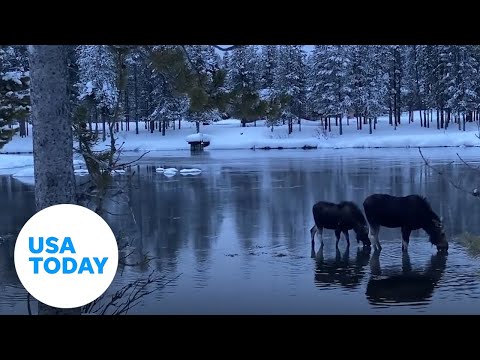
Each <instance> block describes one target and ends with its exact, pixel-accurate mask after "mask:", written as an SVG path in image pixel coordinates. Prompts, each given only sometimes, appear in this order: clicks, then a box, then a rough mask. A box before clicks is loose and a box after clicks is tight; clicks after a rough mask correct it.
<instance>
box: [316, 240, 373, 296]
mask: <svg viewBox="0 0 480 360" xmlns="http://www.w3.org/2000/svg"><path fill="white" fill-rule="evenodd" d="M323 248H324V247H323V246H322V245H321V246H320V248H319V250H318V251H317V253H315V250H314V249H313V248H312V253H311V256H312V258H314V259H315V262H316V266H315V285H316V286H318V287H321V288H323V287H329V286H335V285H339V286H341V287H344V288H350V289H355V288H357V287H358V286H359V285H360V283H361V281H362V279H363V277H364V276H365V267H366V266H367V265H368V262H369V259H370V247H364V248H360V247H359V248H357V249H356V256H355V258H354V259H352V260H351V259H350V246H347V247H346V248H345V250H344V251H343V253H341V251H340V249H339V248H338V247H337V248H336V252H335V257H331V258H326V257H325V256H324V250H323Z"/></svg>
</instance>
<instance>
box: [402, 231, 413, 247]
mask: <svg viewBox="0 0 480 360" xmlns="http://www.w3.org/2000/svg"><path fill="white" fill-rule="evenodd" d="M411 232H412V230H410V229H409V228H405V227H402V250H403V251H408V242H409V241H410V233H411Z"/></svg>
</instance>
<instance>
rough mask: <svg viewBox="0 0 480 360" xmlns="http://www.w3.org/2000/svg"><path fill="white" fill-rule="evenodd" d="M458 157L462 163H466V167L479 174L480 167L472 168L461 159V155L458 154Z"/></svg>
mask: <svg viewBox="0 0 480 360" xmlns="http://www.w3.org/2000/svg"><path fill="white" fill-rule="evenodd" d="M457 156H458V158H459V159H460V161H461V162H462V163H464V164H465V165H466V166H468V167H469V168H470V169H472V170H473V171H478V172H480V167H478V166H472V165H470V164H468V163H467V162H466V161H465V160H463V159H462V158H461V157H460V155H459V154H458V153H457Z"/></svg>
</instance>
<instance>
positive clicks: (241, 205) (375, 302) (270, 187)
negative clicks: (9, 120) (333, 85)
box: [0, 151, 480, 314]
mask: <svg viewBox="0 0 480 360" xmlns="http://www.w3.org/2000/svg"><path fill="white" fill-rule="evenodd" d="M327 153H328V152H323V151H322V152H309V153H303V152H302V153H301V156H299V155H295V156H294V157H289V156H287V155H282V156H284V157H282V158H280V157H277V158H276V157H274V156H272V157H268V156H266V155H264V154H265V153H264V152H261V153H259V152H255V153H248V154H247V155H248V156H245V157H243V158H242V157H239V158H233V156H236V155H237V154H236V153H235V154H234V153H232V152H228V155H223V158H221V159H219V158H218V157H217V154H218V153H217V152H216V153H215V154H214V153H212V154H210V156H209V157H202V156H194V157H190V156H185V157H181V156H179V155H175V156H171V155H170V156H169V157H164V158H163V157H162V158H155V159H142V163H141V164H140V165H138V166H134V167H132V170H134V171H135V173H134V175H133V177H132V182H131V183H129V184H127V183H126V180H124V179H125V178H126V177H121V176H119V177H118V178H116V180H117V181H119V182H120V183H122V184H124V185H125V186H128V188H127V190H128V193H129V195H130V196H129V197H130V202H125V201H121V202H112V203H110V204H109V211H110V212H111V213H112V214H125V215H115V216H110V215H108V222H109V224H110V225H111V226H112V228H114V229H115V230H116V231H117V232H118V233H121V234H122V236H125V238H128V239H129V243H131V246H132V249H135V251H136V252H137V255H138V256H141V254H148V255H149V256H150V257H153V258H155V260H153V261H151V262H150V263H149V266H143V267H142V266H138V267H134V266H127V267H124V268H122V269H121V271H122V273H121V276H120V275H119V276H117V278H116V279H115V284H116V286H117V287H121V286H123V285H125V283H128V282H131V281H132V280H133V279H137V278H139V277H144V276H145V275H146V274H148V273H150V271H151V270H152V268H154V269H156V270H158V271H159V272H160V273H161V274H162V275H165V277H166V279H172V278H176V276H177V275H178V274H182V275H181V276H180V277H179V278H178V279H177V280H175V281H174V282H172V283H170V284H169V285H168V286H167V287H166V288H162V289H161V291H159V292H156V293H154V294H153V295H151V296H150V297H149V298H148V299H147V298H146V299H145V300H144V302H143V303H142V307H139V308H137V310H138V311H139V312H141V313H148V314H159V313H163V314H165V313H182V314H185V313H189V314H202V313H203V314H205V313H208V314H212V313H219V312H221V313H239V312H242V311H244V312H248V313H265V312H272V311H273V312H275V313H279V314H282V313H292V312H303V313H305V312H311V313H318V312H321V311H323V309H325V306H324V305H325V304H327V303H328V302H331V304H333V305H334V306H337V307H338V312H339V313H342V311H345V312H349V313H352V312H357V313H372V312H377V311H381V310H379V309H382V306H384V307H388V306H390V305H392V304H399V303H400V304H415V302H424V303H426V302H429V304H430V303H433V304H434V305H435V306H437V308H442V309H444V308H445V307H446V306H447V305H446V304H447V302H448V304H452V303H453V304H454V305H450V306H451V307H452V308H454V311H456V312H458V311H459V310H457V309H462V311H463V312H466V311H467V310H465V309H469V310H470V312H477V313H478V309H480V306H479V305H480V304H479V303H478V299H479V298H480V285H479V283H478V281H476V279H478V273H480V266H479V265H478V261H476V260H473V259H471V258H470V257H468V255H466V253H465V252H464V251H463V250H462V249H461V248H460V247H455V246H454V247H452V251H451V252H450V254H449V255H448V257H449V258H448V260H449V261H448V267H447V270H446V272H445V273H443V270H445V267H446V258H443V259H442V258H441V257H438V255H437V257H435V255H434V257H433V258H431V259H430V255H431V245H430V244H429V242H428V240H427V239H426V235H425V233H424V232H423V231H417V232H413V233H412V241H411V244H410V248H409V251H410V256H411V257H412V258H411V259H410V258H408V257H404V259H402V260H403V261H402V268H400V263H401V259H400V254H401V250H400V248H399V244H400V232H399V231H398V230H389V229H383V228H382V230H381V236H382V246H383V247H384V249H383V250H382V254H385V255H387V256H383V255H382V257H381V259H380V258H378V257H376V255H375V254H373V253H370V251H369V249H363V248H362V247H357V245H356V243H352V245H351V246H350V247H349V248H348V249H347V248H346V247H345V245H343V246H341V247H340V249H338V251H337V250H336V249H335V248H334V245H333V244H335V239H334V234H333V232H330V231H325V232H324V240H325V247H324V248H323V249H321V251H320V250H319V251H318V252H315V251H314V252H313V254H312V255H313V257H314V260H313V261H312V259H311V258H309V257H308V256H305V255H306V253H305V252H307V254H308V252H309V251H310V248H311V243H310V234H309V230H310V228H311V226H312V221H313V219H312V213H311V209H312V205H313V204H314V203H315V202H317V201H319V200H328V201H332V202H339V201H342V200H350V201H354V202H356V203H357V204H361V203H362V202H363V200H364V199H365V197H366V196H368V195H369V194H371V193H373V192H388V193H392V194H394V195H405V194H408V193H419V194H422V195H425V196H427V198H428V199H429V201H430V202H431V204H432V207H433V208H434V209H435V210H437V211H438V213H439V215H440V216H443V217H444V222H445V227H446V230H447V234H448V235H451V234H458V233H461V232H463V231H465V230H466V229H468V230H469V231H470V232H472V233H480V223H479V222H478V221H477V218H478V214H479V212H480V207H479V206H478V200H477V199H475V198H473V197H471V196H469V195H468V194H464V193H462V192H458V191H456V190H454V189H452V187H451V185H449V184H448V180H447V178H442V177H439V176H438V175H436V174H435V173H434V172H433V171H431V169H429V168H427V167H426V166H424V164H423V162H422V160H421V158H414V157H412V158H411V159H401V158H399V159H396V158H388V159H385V158H382V159H376V158H361V157H359V156H358V155H357V153H356V152H355V153H354V152H350V153H349V154H347V155H342V154H345V153H344V152H341V151H338V152H333V151H332V152H330V153H328V154H329V155H328V154H327ZM282 154H288V152H282ZM415 156H417V154H415ZM306 159H308V161H307V160H306ZM160 166H163V167H173V166H174V167H177V168H182V167H183V168H193V167H195V168H200V169H202V173H201V174H200V175H197V176H182V175H180V174H177V175H175V176H173V177H167V176H165V175H164V174H162V173H157V172H156V171H155V168H156V167H160ZM462 168H464V166H463V167H462V165H453V164H445V165H442V166H441V170H442V171H444V172H445V173H446V174H448V176H450V177H451V178H452V179H454V180H456V179H460V178H461V179H462V181H463V185H465V186H468V184H474V183H475V179H476V178H475V177H474V176H473V175H472V174H470V173H468V174H466V175H465V176H464V173H463V172H462V171H463V170H462ZM372 179H374V180H372ZM0 199H2V206H0V236H2V235H3V234H6V233H14V232H15V231H18V230H20V228H21V227H22V226H23V224H24V223H25V222H26V221H27V220H28V218H29V217H30V216H31V215H32V214H33V209H34V195H33V187H31V186H28V185H24V184H21V183H20V182H18V181H17V180H15V179H12V178H11V177H8V176H6V177H5V176H3V177H0ZM465 209H468V210H467V211H468V213H469V216H465V211H466V210H465ZM343 244H344V242H343ZM129 250H130V249H129ZM12 251H13V249H12V247H8V246H2V245H0V270H1V271H0V285H6V284H12V285H7V286H6V288H5V289H4V291H3V292H0V313H2V312H3V313H5V312H9V311H10V308H9V307H8V306H10V305H11V304H13V303H15V302H16V301H18V298H19V296H17V295H15V294H18V292H17V293H14V292H12V287H13V286H15V281H16V280H15V278H14V277H12V276H11V275H12V274H14V272H12V269H13V258H12ZM372 251H373V250H372ZM392 254H393V255H392ZM391 255H392V256H391ZM405 255H407V254H405ZM380 260H381V262H382V264H381V266H380ZM427 260H430V261H427ZM369 265H370V266H369ZM312 275H313V278H314V279H313V280H314V281H313V282H312ZM440 279H442V281H440ZM462 279H465V280H462ZM467 280H468V282H467ZM16 284H17V286H18V282H17V283H16ZM232 284H234V286H232ZM151 286H152V287H154V286H156V284H152V285H151ZM435 287H440V289H439V291H438V296H436V300H435V301H432V300H431V299H432V294H433V293H434V291H435ZM159 288H160V286H159ZM2 289H3V288H2ZM320 289H321V290H322V291H319V290H320ZM323 290H325V291H323ZM366 293H367V294H366ZM21 295H22V296H23V293H22V294H21ZM319 297H320V298H321V302H322V303H321V304H319V303H318V301H319ZM366 298H368V301H366ZM339 299H341V301H339ZM359 299H361V300H363V301H359ZM474 299H476V300H475V301H476V302H475V301H473V300H474ZM7 303H8V306H7V305H5V304H7ZM2 304H4V307H3V308H2V307H1V306H2ZM372 308H374V310H372ZM397 309H398V308H397ZM402 309H406V310H407V311H410V310H411V309H413V310H415V308H414V307H406V308H402Z"/></svg>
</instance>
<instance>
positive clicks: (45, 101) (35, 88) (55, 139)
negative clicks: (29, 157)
mask: <svg viewBox="0 0 480 360" xmlns="http://www.w3.org/2000/svg"><path fill="white" fill-rule="evenodd" d="M29 61H30V76H31V80H30V81H31V82H30V84H31V95H30V96H31V98H30V101H31V107H32V118H33V126H34V128H35V131H34V132H33V161H34V175H35V205H36V210H37V211H40V210H42V209H45V208H47V207H49V206H52V205H57V204H76V196H75V176H74V172H73V131H72V119H71V115H70V111H69V108H68V105H69V99H68V80H67V79H68V74H67V51H66V46H64V45H33V46H29ZM80 313H81V308H74V309H59V308H54V307H50V306H48V305H45V304H43V303H41V302H39V303H38V314H39V315H80Z"/></svg>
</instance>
